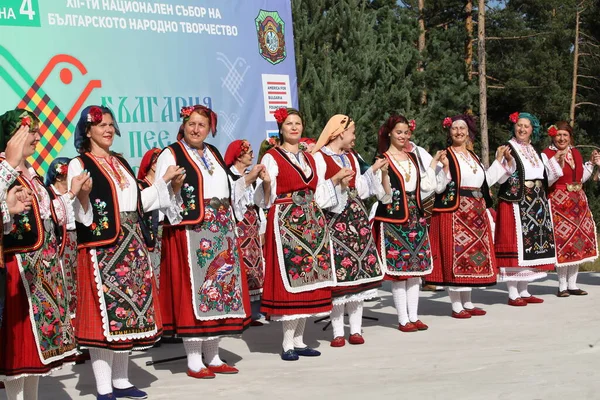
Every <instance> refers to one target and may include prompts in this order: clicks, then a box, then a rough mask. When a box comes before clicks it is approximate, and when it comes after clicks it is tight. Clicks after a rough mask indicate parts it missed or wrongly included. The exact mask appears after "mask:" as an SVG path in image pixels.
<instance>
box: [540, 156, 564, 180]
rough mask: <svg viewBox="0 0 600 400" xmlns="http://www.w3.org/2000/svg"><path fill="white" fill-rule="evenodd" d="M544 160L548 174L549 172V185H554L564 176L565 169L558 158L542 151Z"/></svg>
mask: <svg viewBox="0 0 600 400" xmlns="http://www.w3.org/2000/svg"><path fill="white" fill-rule="evenodd" d="M542 162H543V163H544V167H545V168H546V174H548V186H552V185H554V184H555V183H556V181H557V180H559V179H560V177H562V176H563V169H562V167H561V166H560V164H559V163H558V161H556V158H554V157H550V158H548V156H547V155H546V154H544V153H542Z"/></svg>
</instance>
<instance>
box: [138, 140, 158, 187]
mask: <svg viewBox="0 0 600 400" xmlns="http://www.w3.org/2000/svg"><path fill="white" fill-rule="evenodd" d="M160 151H161V150H160V149H159V148H156V147H154V148H152V149H150V150H148V151H147V152H146V154H144V157H142V162H141V163H140V169H138V174H137V178H138V180H140V181H142V180H144V179H146V175H148V171H149V170H150V167H152V164H154V163H155V162H156V160H157V159H158V155H159V154H160Z"/></svg>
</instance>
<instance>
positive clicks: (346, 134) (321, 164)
mask: <svg viewBox="0 0 600 400" xmlns="http://www.w3.org/2000/svg"><path fill="white" fill-rule="evenodd" d="M354 130H355V125H354V121H353V120H352V118H350V117H348V116H346V115H341V114H338V115H334V116H333V117H331V118H330V119H329V122H327V125H326V126H325V128H324V129H323V132H321V136H319V140H318V141H317V143H316V145H315V147H314V149H313V151H312V153H313V154H314V159H315V163H316V165H317V175H318V177H319V182H321V183H320V185H328V183H327V180H328V179H331V178H332V177H333V176H334V175H335V174H337V173H338V172H339V171H340V170H342V169H343V168H350V169H352V171H353V172H354V174H353V175H352V176H350V177H348V178H346V181H345V182H344V186H345V187H346V189H342V188H341V185H338V186H336V191H337V197H338V201H337V204H330V207H328V208H326V207H322V208H323V210H324V211H325V217H326V219H327V226H328V228H329V234H330V236H331V244H332V247H333V257H334V258H333V259H334V265H335V273H336V278H337V285H336V287H335V288H333V289H332V296H333V310H332V311H331V326H332V327H333V340H332V341H331V347H342V346H344V345H345V344H346V340H345V338H344V308H345V309H347V310H348V320H349V322H350V337H349V339H348V341H349V342H350V344H363V343H364V342H365V341H364V339H363V337H362V335H361V333H362V331H361V328H362V311H363V302H364V300H366V299H370V298H374V297H377V288H378V287H379V286H381V279H383V272H382V269H381V265H380V262H379V257H378V254H377V249H376V246H375V240H374V239H373V234H372V232H371V225H370V223H369V216H368V212H367V209H366V206H365V204H364V203H363V201H362V200H361V199H365V198H367V197H369V196H371V195H372V194H375V195H377V197H378V198H380V199H382V198H383V197H384V196H385V191H384V189H383V186H382V185H381V179H380V178H377V177H375V174H376V173H377V171H378V170H379V169H381V168H385V167H387V165H388V162H387V160H385V159H377V161H376V162H375V164H374V165H373V166H372V167H371V168H369V169H368V170H367V171H366V172H365V173H364V174H361V171H360V165H359V161H358V159H357V157H356V156H355V155H354V154H353V153H352V152H351V151H350V150H351V149H352V148H353V147H354V140H355V133H354ZM387 197H388V200H389V196H387ZM330 203H331V202H330Z"/></svg>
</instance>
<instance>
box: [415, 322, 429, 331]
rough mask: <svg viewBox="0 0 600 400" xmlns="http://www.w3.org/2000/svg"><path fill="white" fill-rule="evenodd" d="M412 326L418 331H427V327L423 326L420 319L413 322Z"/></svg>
mask: <svg viewBox="0 0 600 400" xmlns="http://www.w3.org/2000/svg"><path fill="white" fill-rule="evenodd" d="M413 324H414V325H415V326H416V327H417V329H418V330H420V331H426V330H427V329H429V327H428V326H427V325H426V324H424V323H423V322H421V320H420V319H418V320H416V321H415V322H413Z"/></svg>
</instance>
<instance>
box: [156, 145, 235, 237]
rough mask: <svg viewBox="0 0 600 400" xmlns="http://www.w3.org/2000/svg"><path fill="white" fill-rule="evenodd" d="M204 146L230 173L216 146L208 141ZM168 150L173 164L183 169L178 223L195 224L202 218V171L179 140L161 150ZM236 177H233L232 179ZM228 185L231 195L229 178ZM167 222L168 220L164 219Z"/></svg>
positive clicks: (229, 173) (228, 172)
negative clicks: (183, 177)
mask: <svg viewBox="0 0 600 400" xmlns="http://www.w3.org/2000/svg"><path fill="white" fill-rule="evenodd" d="M204 146H206V147H207V149H210V151H211V152H212V153H213V154H214V156H215V158H216V159H217V162H218V163H219V164H220V166H221V167H222V168H223V170H225V172H226V173H227V175H232V174H231V171H229V168H227V167H226V166H225V161H223V157H221V153H219V151H218V150H217V148H216V147H214V146H213V145H210V144H208V143H204ZM167 150H170V151H171V152H172V154H173V157H174V158H175V164H176V165H179V166H180V167H183V168H184V169H185V175H186V176H185V180H184V182H183V186H182V187H181V198H182V199H183V209H182V210H181V212H180V213H181V216H182V217H183V219H182V221H181V222H180V223H179V225H197V224H199V223H201V222H202V221H203V220H204V180H203V178H202V171H200V169H199V168H198V165H197V164H196V163H195V162H194V160H192V159H191V158H190V155H189V154H188V152H187V151H186V149H185V146H184V145H183V144H182V143H181V141H177V142H175V143H173V144H171V145H170V146H168V147H166V148H165V149H164V150H163V151H167ZM235 179H236V178H235V177H234V180H235ZM227 184H228V185H229V193H230V196H231V185H230V182H229V179H228V180H227ZM166 222H167V223H168V221H166Z"/></svg>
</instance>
